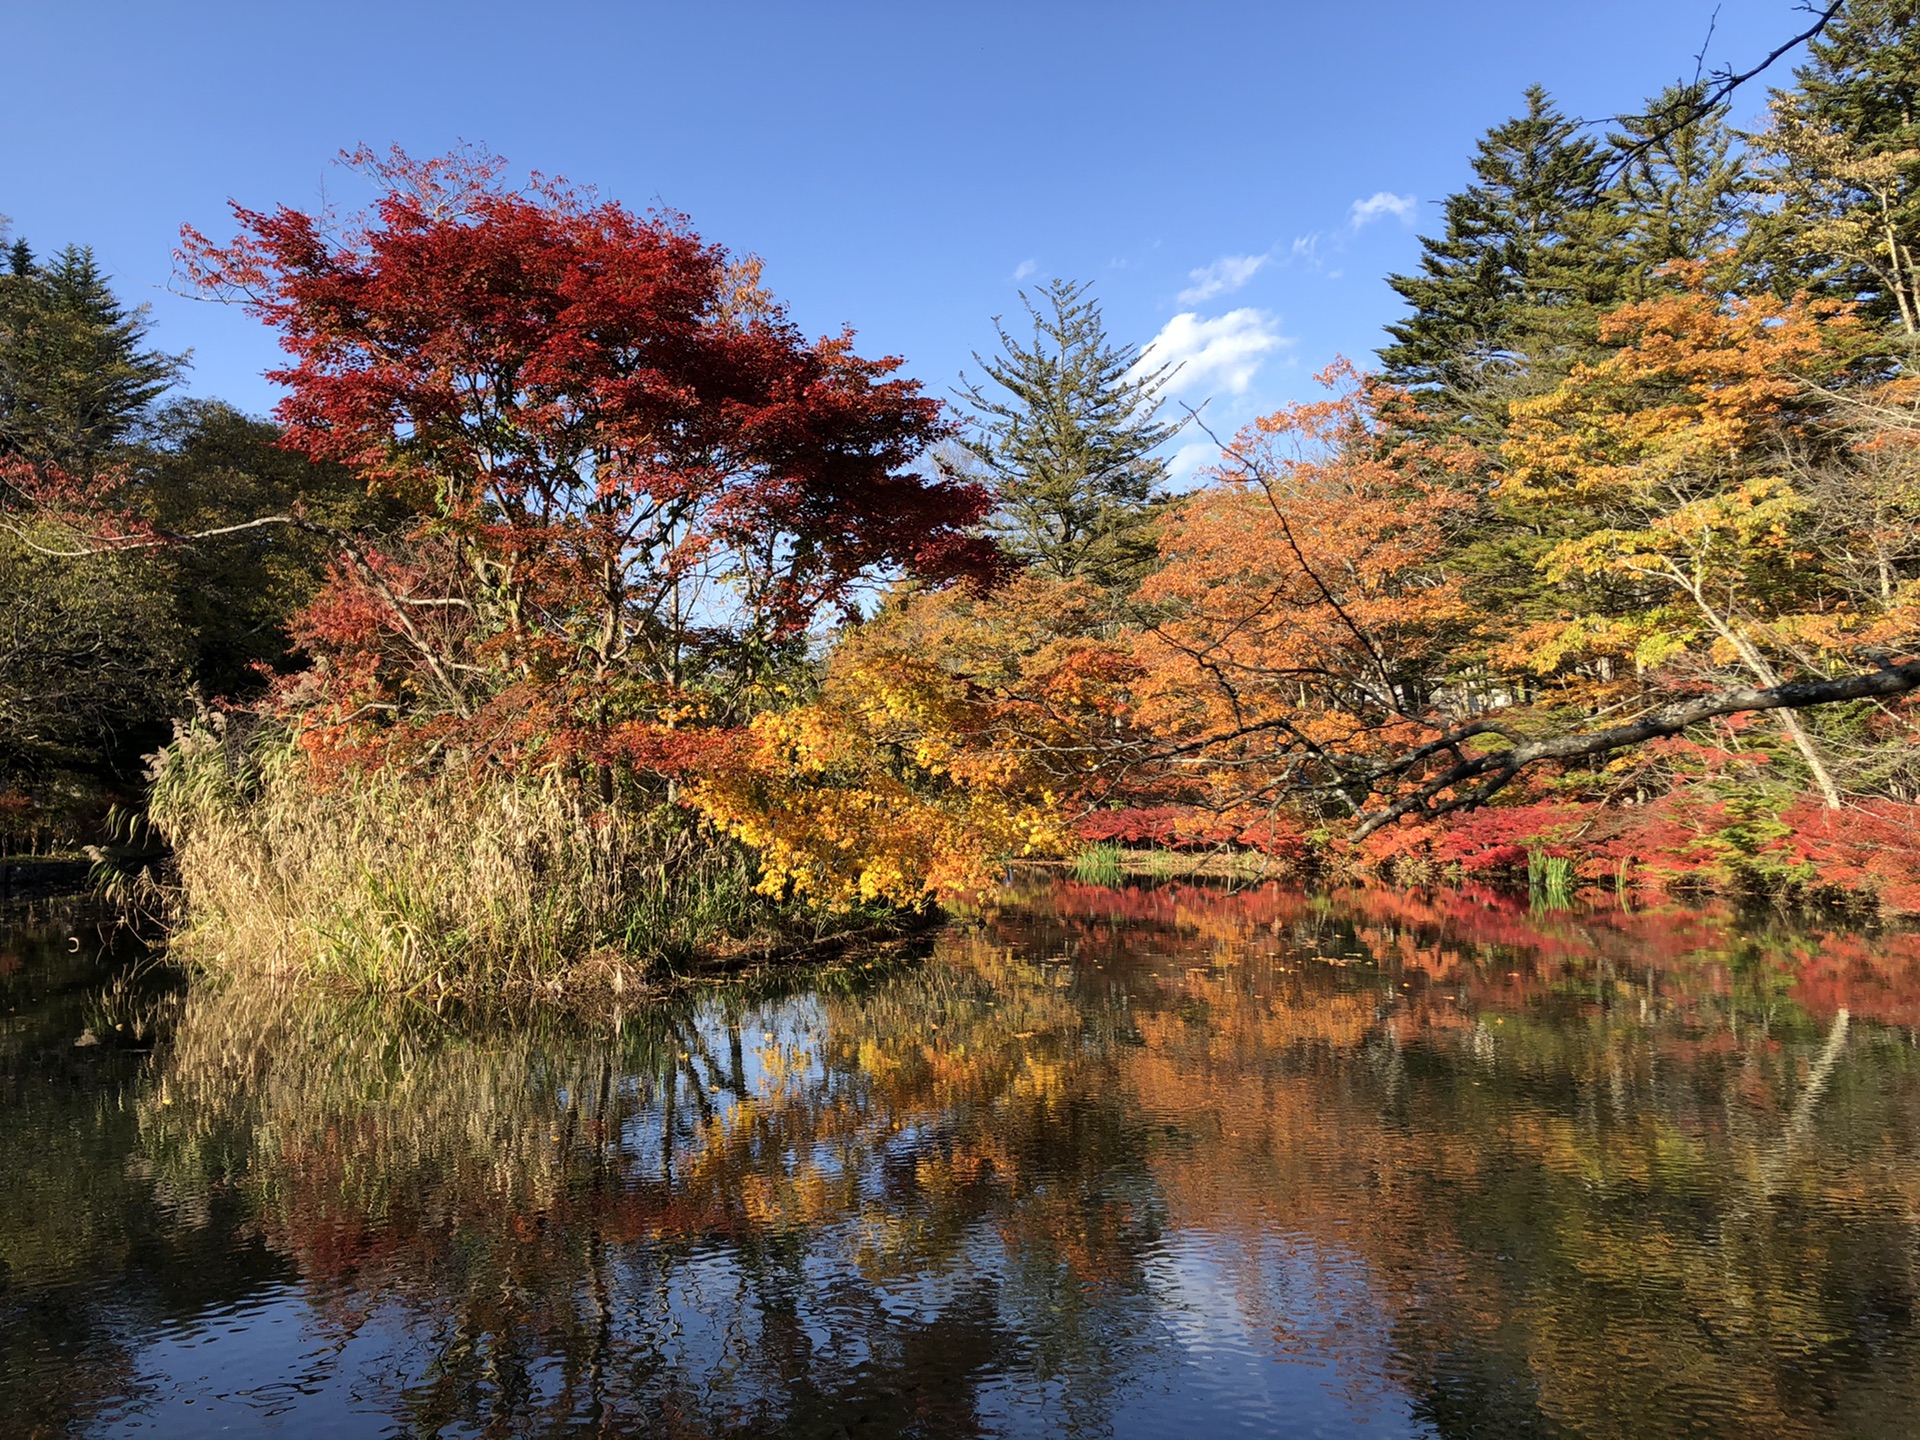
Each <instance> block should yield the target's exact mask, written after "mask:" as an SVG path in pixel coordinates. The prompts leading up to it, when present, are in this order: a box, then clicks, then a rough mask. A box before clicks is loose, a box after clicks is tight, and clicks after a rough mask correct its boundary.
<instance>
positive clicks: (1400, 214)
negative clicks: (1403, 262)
mask: <svg viewBox="0 0 1920 1440" xmlns="http://www.w3.org/2000/svg"><path fill="white" fill-rule="evenodd" d="M1416 203H1417V202H1416V201H1415V200H1414V198H1413V196H1411V195H1396V194H1394V193H1393V192H1392V191H1391V190H1376V191H1374V192H1373V194H1371V195H1369V196H1368V197H1367V198H1366V199H1364V200H1356V201H1354V202H1353V207H1352V209H1350V210H1349V211H1348V212H1347V219H1348V221H1349V222H1350V223H1351V224H1352V225H1353V228H1354V229H1356V230H1358V229H1360V227H1361V226H1363V225H1371V224H1372V223H1373V222H1374V221H1376V220H1378V219H1379V218H1380V217H1381V216H1382V215H1391V216H1393V217H1394V218H1395V219H1396V220H1399V221H1400V222H1401V223H1402V224H1406V225H1411V224H1412V223H1413V207H1414V205H1415V204H1416Z"/></svg>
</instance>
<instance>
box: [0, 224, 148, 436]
mask: <svg viewBox="0 0 1920 1440" xmlns="http://www.w3.org/2000/svg"><path fill="white" fill-rule="evenodd" d="M11 259H12V263H11V266H10V270H11V273H9V274H7V275H4V276H0V454H12V455H18V456H22V457H24V458H26V459H28V460H31V461H35V462H37V463H52V464H57V465H60V466H62V467H64V468H66V469H68V470H73V471H76V472H81V473H85V472H88V471H90V470H92V469H93V468H94V467H96V466H98V465H99V464H101V463H102V462H103V461H105V460H106V459H107V458H108V457H110V456H111V455H112V454H113V453H114V452H115V451H116V450H118V449H119V448H120V447H121V446H123V445H125V444H126V443H127V442H128V441H129V440H131V439H133V438H134V437H135V435H136V432H137V430H138V427H139V425H140V423H141V422H142V420H143V419H144V418H145V417H146V415H147V413H148V410H149V408H150V407H151V406H152V404H153V402H154V401H156V400H157V399H159V398H160V396H161V395H163V394H165V393H166V391H167V390H168V389H169V388H171V386H172V385H173V383H174V381H175V380H176V379H177V378H178V377H179V374H180V372H181V370H182V369H183V368H184V366H185V364H186V361H185V357H183V356H176V355H165V354H162V353H161V352H159V351H157V350H152V349H149V348H147V345H146V339H147V315H146V309H145V307H144V306H142V307H138V308H134V309H128V308H127V307H126V306H125V305H123V304H121V303H120V301H119V299H118V298H116V297H115V295H114V293H113V291H112V289H111V288H110V287H109V286H108V284H107V280H106V277H105V276H103V275H102V274H101V273H100V269H99V266H98V265H96V264H95V263H94V258H93V252H92V251H91V250H90V249H87V248H86V247H84V246H74V245H69V246H67V247H66V248H65V249H64V250H62V251H60V253H59V254H58V255H56V256H54V258H53V259H52V260H51V261H50V262H48V263H46V264H36V263H34V261H33V259H32V255H31V252H30V251H29V250H28V249H27V247H26V243H25V241H18V242H16V243H15V245H14V247H13V252H12V257H11Z"/></svg>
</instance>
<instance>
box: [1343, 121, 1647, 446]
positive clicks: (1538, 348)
mask: <svg viewBox="0 0 1920 1440" xmlns="http://www.w3.org/2000/svg"><path fill="white" fill-rule="evenodd" d="M1526 102H1527V108H1526V112H1525V113H1524V114H1522V115H1519V116H1516V117H1515V118H1513V119H1511V120H1508V121H1505V122H1504V123H1502V124H1500V125H1496V126H1495V127H1494V128H1493V129H1492V130H1490V131H1488V132H1487V134H1486V135H1485V137H1483V138H1482V139H1481V141H1480V143H1479V146H1478V149H1477V151H1476V153H1475V155H1474V157H1473V162H1472V163H1473V171H1474V176H1475V180H1474V183H1473V184H1471V185H1469V186H1467V188H1466V189H1464V190H1462V191H1460V192H1459V193H1457V194H1454V195H1450V196H1448V197H1447V199H1446V202H1445V217H1446V225H1445V229H1444V231H1443V233H1442V234H1441V235H1440V237H1439V238H1437V239H1435V238H1423V239H1422V240H1421V242H1420V245H1421V251H1422V253H1421V260H1420V272H1419V273H1418V274H1415V275H1393V276H1389V277H1388V280H1387V283H1388V284H1390V285H1391V286H1392V287H1393V288H1394V290H1396V291H1397V292H1398V293H1399V294H1400V296H1401V298H1402V299H1404V300H1405V301H1406V302H1407V304H1408V305H1410V306H1411V307H1412V309H1413V313H1412V314H1411V315H1409V316H1408V317H1407V318H1406V319H1404V320H1402V321H1400V322H1398V323H1397V324H1393V325H1389V326H1387V333H1388V334H1389V335H1390V336H1392V338H1393V343H1392V344H1390V345H1388V346H1386V347H1385V348H1384V349H1382V350H1381V351H1380V359H1381V361H1382V363H1383V366H1384V371H1385V374H1386V376H1387V378H1388V379H1390V380H1392V381H1394V382H1395V383H1397V384H1401V385H1405V386H1408V387H1410V388H1411V389H1413V390H1415V391H1418V392H1420V393H1421V395H1422V398H1423V402H1424V405H1425V407H1426V409H1427V410H1428V412H1429V413H1430V414H1432V415H1433V416H1434V417H1435V418H1436V419H1437V420H1439V421H1440V422H1442V423H1443V424H1444V425H1446V426H1448V427H1449V428H1458V429H1462V430H1466V431H1479V432H1483V433H1484V432H1486V431H1488V430H1497V429H1498V428H1499V427H1500V426H1502V425H1503V424H1504V422H1505V417H1506V407H1507V402H1508V401H1509V400H1510V399H1512V398H1513V397H1514V396H1515V395H1519V394H1526V393H1531V392H1532V391H1534V390H1538V389H1544V388H1546V387H1548V386H1550V385H1551V384H1552V383H1554V381H1555V379H1557V377H1558V376H1559V375H1560V374H1561V373H1564V371H1565V369H1566V367H1567V365H1568V364H1570V363H1571V360H1572V359H1573V358H1575V357H1577V355H1578V354H1579V353H1581V351H1582V350H1583V348H1584V347H1585V345H1586V344H1587V343H1590V341H1589V337H1590V334H1591V330H1592V326H1593V317H1594V315H1595V314H1596V313H1597V311H1598V309H1600V308H1603V307H1605V306H1606V305H1608V304H1609V303H1611V302H1613V301H1614V300H1615V299H1617V297H1618V293H1619V288H1620V276H1619V263H1618V260H1617V259H1616V258H1615V257H1613V256H1612V255H1611V253H1610V249H1609V245H1608V241H1609V240H1610V238H1611V236H1610V234H1609V231H1610V229H1611V228H1612V227H1613V225H1614V224H1615V223H1616V222H1614V221H1613V219H1612V217H1611V212H1610V211H1609V210H1608V209H1607V207H1604V206H1603V205H1601V204H1600V194H1601V190H1602V187H1603V183H1604V180H1605V175H1606V170H1607V156H1606V152H1605V151H1604V150H1603V149H1602V147H1601V146H1599V145H1598V144H1596V143H1595V142H1594V141H1592V140H1589V139H1587V138H1585V137H1583V136H1582V135H1581V134H1580V133H1579V127H1578V126H1577V125H1576V124H1575V123H1574V122H1573V121H1571V120H1569V119H1567V118H1566V117H1565V116H1564V115H1562V114H1561V113H1560V112H1559V111H1558V110H1557V109H1555V108H1554V105H1553V102H1552V101H1551V100H1550V99H1549V98H1548V96H1547V92H1546V91H1545V90H1544V89H1542V88H1541V87H1540V86H1538V85H1535V86H1532V87H1530V88H1529V89H1528V90H1527V92H1526Z"/></svg>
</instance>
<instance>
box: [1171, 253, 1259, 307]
mask: <svg viewBox="0 0 1920 1440" xmlns="http://www.w3.org/2000/svg"><path fill="white" fill-rule="evenodd" d="M1266 263H1267V257H1266V256H1264V255H1222V256H1221V257H1220V258H1219V259H1218V260H1216V261H1214V262H1213V264H1211V265H1203V266H1201V267H1200V268H1199V269H1198V270H1189V271H1188V272H1187V278H1188V279H1189V280H1191V281H1193V284H1192V285H1191V286H1189V287H1188V288H1187V289H1185V290H1182V291H1181V292H1180V293H1179V294H1178V295H1177V296H1175V297H1174V298H1175V299H1177V300H1178V301H1179V302H1180V303H1181V304H1182V305H1198V304H1199V303H1200V302H1201V301H1202V300H1211V299H1212V298H1213V297H1214V296H1216V295H1230V294H1232V293H1233V292H1234V291H1235V290H1238V289H1239V288H1240V287H1241V286H1242V285H1244V284H1246V283H1247V281H1249V280H1251V279H1252V278H1253V277H1254V272H1256V271H1257V270H1259V268H1260V267H1261V266H1262V265H1264V264H1266Z"/></svg>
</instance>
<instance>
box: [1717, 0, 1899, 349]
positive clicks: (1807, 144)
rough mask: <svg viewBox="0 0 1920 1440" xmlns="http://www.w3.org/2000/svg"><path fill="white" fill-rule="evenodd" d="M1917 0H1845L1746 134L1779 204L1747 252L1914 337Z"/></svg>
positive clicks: (1786, 281) (1786, 279)
mask: <svg viewBox="0 0 1920 1440" xmlns="http://www.w3.org/2000/svg"><path fill="white" fill-rule="evenodd" d="M1916 22H1920V0H1854V3H1851V4H1849V5H1847V6H1846V8H1845V9H1843V10H1842V11H1841V12H1840V14H1839V16H1838V17H1837V18H1836V19H1835V20H1834V22H1833V23H1832V24H1831V25H1830V26H1828V27H1827V29H1826V31H1825V32H1824V33H1823V34H1821V35H1820V36H1818V37H1817V38H1815V39H1814V40H1813V41H1811V42H1810V43H1809V45H1808V47H1807V48H1808V51H1809V59H1808V60H1807V62H1806V63H1805V64H1804V65H1801V66H1800V67H1799V68H1798V69H1797V70H1796V71H1795V72H1794V74H1795V78H1796V81H1797V83H1796V84H1795V86H1794V87H1793V88H1792V89H1790V90H1786V91H1775V92H1774V94H1773V101H1772V107H1771V109H1772V113H1771V117H1770V124H1769V125H1768V127H1767V129H1766V130H1765V131H1764V132H1762V133H1760V134H1758V135H1755V136H1752V137H1750V138H1751V139H1752V141H1753V143H1754V148H1755V149H1756V150H1758V151H1759V152H1760V154H1761V156H1762V157H1763V164H1762V166H1761V175H1762V178H1763V180H1764V182H1765V185H1766V188H1767V189H1768V190H1770V191H1771V192H1772V194H1773V195H1774V196H1775V197H1777V199H1778V201H1779V205H1778V208H1777V210H1776V211H1775V213H1773V214H1772V215H1771V216H1769V217H1768V219H1767V221H1766V222H1765V224H1764V225H1762V226H1760V227H1758V228H1759V234H1758V236H1757V240H1758V246H1757V248H1758V250H1759V251H1760V253H1761V254H1762V256H1764V257H1765V258H1766V259H1768V260H1770V261H1772V262H1773V263H1774V264H1776V265H1777V266H1779V267H1780V268H1781V270H1782V271H1783V274H1782V276H1781V287H1782V288H1786V287H1787V286H1789V285H1800V284H1811V285H1813V286H1814V287H1815V288H1817V289H1820V290H1823V291H1825V292H1827V293H1829V294H1835V295H1839V296H1842V297H1844V298H1848V299H1855V300H1858V301H1860V302H1861V304H1862V305H1863V307H1864V308H1865V309H1866V311H1867V312H1868V313H1869V314H1873V315H1877V316H1879V317H1880V318H1882V319H1883V320H1885V321H1887V322H1888V323H1890V324H1892V325H1895V326H1897V327H1898V328H1899V329H1900V330H1901V331H1903V332H1904V333H1905V334H1906V335H1909V336H1920V266H1916V254H1915V251H1916V248H1920V23H1916Z"/></svg>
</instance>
